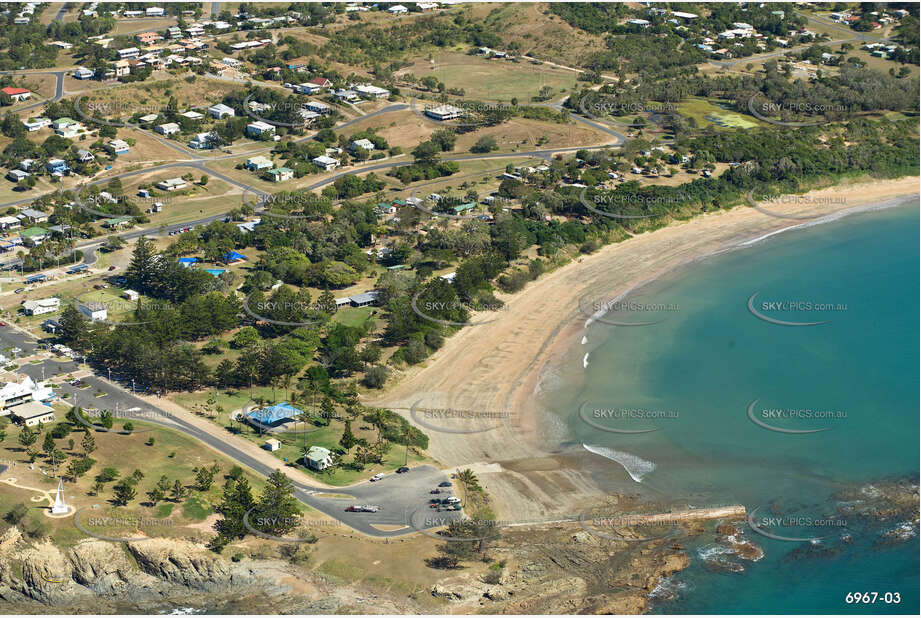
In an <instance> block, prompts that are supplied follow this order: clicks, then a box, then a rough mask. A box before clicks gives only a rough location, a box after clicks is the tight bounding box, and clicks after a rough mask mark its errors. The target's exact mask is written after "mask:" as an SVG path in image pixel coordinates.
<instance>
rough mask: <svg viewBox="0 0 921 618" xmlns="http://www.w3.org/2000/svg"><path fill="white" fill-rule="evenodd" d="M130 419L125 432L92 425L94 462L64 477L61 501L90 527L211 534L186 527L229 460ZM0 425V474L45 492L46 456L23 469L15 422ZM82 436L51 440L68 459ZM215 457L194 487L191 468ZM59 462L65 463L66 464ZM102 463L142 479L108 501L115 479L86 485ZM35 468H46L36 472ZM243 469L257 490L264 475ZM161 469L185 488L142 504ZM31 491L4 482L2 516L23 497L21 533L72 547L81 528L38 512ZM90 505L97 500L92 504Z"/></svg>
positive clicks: (196, 518)
mask: <svg viewBox="0 0 921 618" xmlns="http://www.w3.org/2000/svg"><path fill="white" fill-rule="evenodd" d="M100 407H101V406H100ZM57 416H58V420H59V421H63V418H64V412H63V408H62V409H59V410H58V412H57ZM133 423H134V426H135V432H134V433H132V434H131V435H119V434H116V433H111V432H101V431H93V432H92V436H93V438H94V440H95V443H96V450H94V451H93V452H92V453H91V454H90V457H91V458H92V459H94V460H95V461H96V463H95V464H94V465H93V467H92V468H91V469H90V471H89V472H88V473H86V474H84V475H83V476H81V477H80V478H79V479H78V481H77V482H76V483H69V482H68V483H65V485H64V487H65V498H66V500H67V502H68V504H70V505H72V506H73V507H74V508H76V509H78V510H80V509H84V508H86V509H87V510H86V511H82V512H81V515H80V516H79V521H80V523H81V524H82V525H83V526H84V527H86V528H87V529H88V530H90V531H91V532H94V533H98V534H102V535H109V536H121V537H124V538H132V537H134V536H138V535H139V533H143V534H146V535H148V536H189V535H192V536H200V537H201V540H206V539H208V538H210V537H211V536H213V533H212V531H211V530H210V527H208V526H204V527H201V526H199V527H195V528H190V527H189V526H190V525H192V524H197V523H200V522H202V521H203V520H205V519H206V518H207V517H209V516H210V515H211V514H212V513H213V510H214V505H215V504H216V503H217V502H219V501H220V497H221V494H222V486H223V483H224V475H225V474H226V473H227V472H228V471H229V470H230V468H231V466H232V465H233V462H232V461H230V460H228V459H226V458H224V457H223V456H221V455H220V454H218V453H217V452H215V451H212V450H211V449H208V448H203V447H202V445H201V443H200V442H198V441H197V440H194V439H192V438H190V437H188V436H186V435H184V434H182V433H179V432H177V431H173V430H170V429H166V428H163V427H159V426H157V425H153V424H150V423H145V422H143V421H137V420H134V421H133ZM122 424H123V423H122V422H119V421H116V425H115V426H116V427H121V426H122ZM47 429H48V428H47V427H46V430H47ZM145 430H146V431H145ZM5 431H6V433H7V438H6V439H5V440H4V442H3V444H2V445H0V459H2V460H3V462H4V463H7V465H9V463H12V462H15V466H12V467H11V468H10V469H8V470H6V471H5V472H4V474H3V478H9V477H15V478H16V481H17V483H18V484H20V485H23V486H25V487H29V488H35V489H42V490H51V491H53V490H54V488H55V486H56V484H57V482H56V479H55V478H54V474H53V471H52V470H51V467H50V465H49V463H48V462H47V461H46V460H45V458H44V457H41V456H40V457H39V458H38V460H37V462H36V465H35V469H34V470H30V469H29V464H28V458H27V455H26V453H25V451H24V449H23V447H22V446H20V444H19V443H18V435H19V433H20V431H21V428H20V427H19V426H17V425H12V424H10V425H7V426H6V428H5ZM83 436H84V433H83V432H82V431H74V432H72V433H71V434H70V435H69V436H67V437H65V438H62V439H59V440H56V443H57V446H58V448H59V449H60V450H61V451H63V452H64V453H65V455H66V456H67V458H68V459H71V458H74V457H81V456H82V454H83V451H82V446H81V441H82V439H83ZM150 438H153V440H154V443H153V445H148V444H147V441H148V440H149V439H150ZM69 440H73V441H74V447H73V448H71V447H70V446H69ZM42 442H43V438H42V437H40V438H39V439H38V440H37V442H36V445H40V444H41V443H42ZM215 463H217V464H218V466H219V468H220V472H219V473H218V474H217V475H215V477H214V483H213V484H212V486H211V488H210V489H209V490H206V491H198V490H197V489H194V488H193V485H194V478H195V474H194V471H193V469H194V468H195V467H197V466H199V467H210V466H211V465H213V464H215ZM63 465H64V466H66V463H65V464H63ZM107 467H113V468H115V469H116V472H117V475H118V478H119V479H121V478H126V477H129V476H131V475H132V473H133V472H134V471H135V470H139V471H140V472H141V473H142V474H143V478H141V479H140V480H139V481H138V482H137V485H136V490H137V495H136V496H135V498H134V499H132V500H130V501H129V503H128V505H126V506H116V505H115V504H114V503H113V502H112V498H113V496H114V491H113V486H114V485H115V484H117V482H118V481H117V480H116V481H108V482H105V483H104V487H103V489H102V490H101V491H100V492H99V494H98V495H96V494H95V493H94V491H93V486H94V484H95V482H96V477H97V475H99V474H100V473H101V472H102V470H103V469H104V468H107ZM42 470H44V471H45V473H46V474H42ZM244 474H245V475H246V476H247V478H248V479H249V481H250V484H251V486H252V487H253V489H254V494H256V495H258V493H259V492H260V491H261V489H262V487H263V486H264V480H263V479H261V478H260V477H258V476H256V475H255V474H252V473H250V472H249V471H246V470H245V471H244ZM161 476H166V477H167V478H168V479H169V480H170V482H172V481H175V480H176V479H178V480H179V481H180V482H181V483H182V484H183V485H184V486H185V487H186V488H187V491H188V492H189V493H188V495H187V496H185V497H183V498H182V499H180V500H178V501H171V500H167V501H165V502H161V503H160V504H158V505H156V506H154V505H152V504H150V503H149V502H148V498H147V496H146V492H147V491H149V490H150V489H151V488H152V487H153V486H154V485H155V484H156V482H157V481H158V480H159V479H160V477H161ZM39 495H40V494H39V493H38V492H35V491H30V490H28V489H17V488H13V487H10V486H9V485H5V484H4V485H2V486H0V512H2V513H3V514H4V515H5V514H6V513H8V512H9V511H10V509H12V508H13V506H15V505H16V504H19V503H23V504H25V505H26V506H27V514H26V516H25V518H24V521H25V522H26V524H25V529H26V530H27V532H29V531H41V532H43V533H45V534H48V535H50V536H51V537H52V539H53V540H54V542H55V543H56V544H58V545H59V546H62V547H69V546H72V545H73V544H74V543H75V542H77V541H78V540H80V539H82V538H85V537H86V534H84V533H83V532H82V531H80V530H78V529H77V528H75V526H74V523H73V517H64V518H58V519H52V518H48V517H45V516H44V514H43V511H46V510H47V509H46V508H44V507H46V506H47V503H46V502H45V501H41V502H35V501H33V500H32V497H33V496H39ZM93 505H98V506H97V507H96V508H92V507H93ZM177 507H179V508H177ZM105 516H110V517H118V518H120V519H121V520H126V519H128V520H130V519H140V518H143V522H142V523H140V524H138V523H137V522H131V523H127V522H125V521H119V522H99V521H97V520H95V519H91V518H98V517H105ZM4 525H5V524H4Z"/></svg>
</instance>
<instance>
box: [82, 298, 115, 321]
mask: <svg viewBox="0 0 921 618" xmlns="http://www.w3.org/2000/svg"><path fill="white" fill-rule="evenodd" d="M79 309H80V313H82V314H83V315H85V316H86V317H87V318H89V320H90V322H104V321H105V320H107V319H108V318H109V312H108V311H107V310H106V306H105V305H104V304H102V303H96V302H91V303H83V304H81V305H80V307H79Z"/></svg>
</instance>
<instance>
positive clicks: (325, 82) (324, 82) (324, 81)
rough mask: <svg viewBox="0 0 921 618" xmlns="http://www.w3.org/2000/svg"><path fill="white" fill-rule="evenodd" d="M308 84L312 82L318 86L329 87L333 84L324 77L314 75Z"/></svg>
mask: <svg viewBox="0 0 921 618" xmlns="http://www.w3.org/2000/svg"><path fill="white" fill-rule="evenodd" d="M307 83H308V84H313V85H314V86H319V87H320V88H329V87H330V86H332V85H333V83H332V82H331V81H329V80H328V79H326V78H325V77H314V78H313V79H311V80H309V81H308V82H307Z"/></svg>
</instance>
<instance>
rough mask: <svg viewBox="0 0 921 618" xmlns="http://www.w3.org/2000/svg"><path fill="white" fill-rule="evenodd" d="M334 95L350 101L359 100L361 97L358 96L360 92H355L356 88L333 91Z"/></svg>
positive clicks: (341, 99)
mask: <svg viewBox="0 0 921 618" xmlns="http://www.w3.org/2000/svg"><path fill="white" fill-rule="evenodd" d="M333 96H334V97H336V98H337V99H339V100H340V101H349V102H353V101H358V100H360V99H361V97H360V96H358V93H357V92H355V91H354V90H342V89H339V90H336V91H335V92H333Z"/></svg>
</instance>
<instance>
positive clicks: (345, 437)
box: [339, 419, 355, 454]
mask: <svg viewBox="0 0 921 618" xmlns="http://www.w3.org/2000/svg"><path fill="white" fill-rule="evenodd" d="M339 446H341V447H342V448H344V449H345V452H346V454H348V452H349V451H350V450H352V447H353V446H355V434H353V433H352V421H350V420H348V419H346V421H345V429H343V430H342V437H341V438H339Z"/></svg>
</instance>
